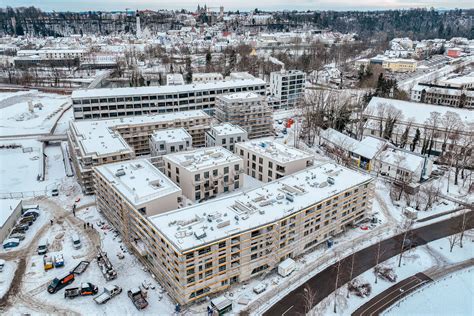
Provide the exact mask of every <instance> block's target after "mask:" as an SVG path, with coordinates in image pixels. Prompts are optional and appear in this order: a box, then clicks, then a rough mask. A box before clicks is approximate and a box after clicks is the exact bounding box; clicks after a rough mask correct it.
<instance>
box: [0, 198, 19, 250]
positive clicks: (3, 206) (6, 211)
mask: <svg viewBox="0 0 474 316" xmlns="http://www.w3.org/2000/svg"><path fill="white" fill-rule="evenodd" d="M21 210H22V203H21V200H16V199H0V242H3V241H4V240H5V239H7V238H8V235H9V234H10V231H11V230H12V229H13V227H14V226H15V224H16V221H17V220H18V218H20V216H21Z"/></svg>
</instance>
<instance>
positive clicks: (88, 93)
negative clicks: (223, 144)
mask: <svg viewBox="0 0 474 316" xmlns="http://www.w3.org/2000/svg"><path fill="white" fill-rule="evenodd" d="M255 85H265V81H263V80H262V79H257V78H255V79H241V80H223V81H213V82H204V83H193V84H183V85H178V86H149V87H129V88H100V89H82V90H74V91H73V92H72V95H71V97H72V98H73V99H77V98H87V99H88V98H100V97H118V96H133V95H137V96H141V95H146V94H168V93H186V92H193V91H200V90H211V89H228V88H235V87H246V86H255Z"/></svg>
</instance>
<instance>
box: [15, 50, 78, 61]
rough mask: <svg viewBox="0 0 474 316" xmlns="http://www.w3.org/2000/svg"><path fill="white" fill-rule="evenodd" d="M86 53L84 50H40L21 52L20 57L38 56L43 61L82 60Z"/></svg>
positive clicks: (19, 52) (18, 54) (18, 53)
mask: <svg viewBox="0 0 474 316" xmlns="http://www.w3.org/2000/svg"><path fill="white" fill-rule="evenodd" d="M84 54H85V51H84V50H82V49H40V50H19V51H18V52H17V56H18V57H31V56H34V55H36V56H38V57H39V58H41V59H74V58H79V59H80V58H82V57H83V56H84Z"/></svg>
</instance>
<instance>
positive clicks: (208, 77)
mask: <svg viewBox="0 0 474 316" xmlns="http://www.w3.org/2000/svg"><path fill="white" fill-rule="evenodd" d="M222 80H224V76H222V74H220V73H218V72H206V73H193V83H204V82H214V81H222Z"/></svg>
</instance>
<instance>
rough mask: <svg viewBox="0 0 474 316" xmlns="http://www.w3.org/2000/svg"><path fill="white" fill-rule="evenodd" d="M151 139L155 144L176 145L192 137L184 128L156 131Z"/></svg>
mask: <svg viewBox="0 0 474 316" xmlns="http://www.w3.org/2000/svg"><path fill="white" fill-rule="evenodd" d="M151 138H152V139H153V141H155V142H163V141H164V142H167V143H174V142H180V141H185V140H188V139H190V138H191V135H189V133H188V132H187V131H186V130H185V129H184V128H183V127H180V128H170V129H162V130H157V131H154V132H153V134H152V135H151Z"/></svg>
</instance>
